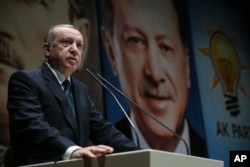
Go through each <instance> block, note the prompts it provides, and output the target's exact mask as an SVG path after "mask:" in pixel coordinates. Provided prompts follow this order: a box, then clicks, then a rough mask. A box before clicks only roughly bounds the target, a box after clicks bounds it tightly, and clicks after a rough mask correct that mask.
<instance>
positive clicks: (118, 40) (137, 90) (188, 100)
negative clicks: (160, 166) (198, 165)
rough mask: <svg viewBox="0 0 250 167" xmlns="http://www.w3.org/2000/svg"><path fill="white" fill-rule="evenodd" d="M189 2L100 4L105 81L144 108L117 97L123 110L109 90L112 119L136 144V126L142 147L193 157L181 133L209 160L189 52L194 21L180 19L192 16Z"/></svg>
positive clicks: (108, 112)
mask: <svg viewBox="0 0 250 167" xmlns="http://www.w3.org/2000/svg"><path fill="white" fill-rule="evenodd" d="M185 3H186V1H182V2H180V3H179V4H178V1H174V2H172V1H171V0H157V1H150V0H148V1H144V2H143V3H141V2H140V1H134V0H129V1H113V3H112V2H110V1H103V3H102V4H101V3H100V4H101V5H100V8H101V10H102V12H103V13H102V15H100V22H101V23H100V25H101V27H100V30H101V33H102V46H103V48H102V49H103V50H102V67H103V68H102V71H103V77H104V78H106V79H107V80H108V81H109V82H111V83H112V84H113V85H114V86H115V87H117V88H118V89H119V90H120V91H122V92H123V93H124V95H125V96H127V97H128V98H129V99H130V100H131V101H133V102H135V103H136V104H137V105H138V106H140V107H141V108H143V109H140V107H138V106H136V105H134V104H132V103H129V102H128V100H126V98H125V97H123V95H120V94H118V93H115V96H117V98H118V99H119V100H120V101H121V104H122V105H121V106H122V107H123V109H122V108H121V107H120V106H119V104H117V102H116V101H115V99H114V97H112V95H110V93H109V92H108V91H105V104H106V116H107V118H108V120H110V121H111V122H113V123H114V124H115V125H116V127H117V128H118V129H119V130H121V131H122V132H124V133H125V134H126V136H127V137H129V138H132V139H133V140H134V141H135V142H136V141H137V139H136V133H135V132H134V131H133V130H134V129H133V128H132V127H133V126H135V129H136V130H137V131H138V132H137V135H138V136H139V137H138V138H139V141H140V143H141V147H142V148H153V149H160V150H165V151H171V152H178V153H184V154H187V150H186V146H185V144H184V143H183V142H180V141H179V139H178V137H176V136H175V134H174V133H176V134H178V135H180V136H181V137H183V138H184V141H186V142H187V145H188V146H187V147H188V148H190V150H191V154H192V155H198V156H206V144H205V141H204V129H203V122H202V119H201V109H200V103H199V94H198V91H197V89H196V88H195V85H196V83H195V82H196V81H195V76H192V74H193V70H194V68H193V66H192V62H190V61H192V60H191V59H190V56H191V55H189V53H188V50H189V49H188V48H189V46H188V43H187V41H188V40H189V39H188V38H189V37H188V36H185V35H184V31H185V30H186V29H188V25H185V23H184V22H185V21H188V20H187V19H186V18H185V19H186V20H181V19H180V18H181V15H185V14H187V13H185V12H184V11H186V9H185V8H186V7H187V6H186V5H185ZM182 21H183V22H182ZM180 22H181V24H180ZM182 25H185V26H184V27H183V26H182ZM184 29H185V30H184ZM185 38H187V39H185ZM184 41H185V42H184ZM194 74H195V73H194ZM193 81H194V83H192V82H193ZM193 86H194V87H193ZM122 110H125V111H126V112H127V114H128V116H129V118H130V119H131V121H129V120H128V119H127V118H126V117H125V116H124V114H123V112H122ZM142 110H143V111H142ZM145 111H146V112H147V113H149V114H150V115H151V116H152V117H154V118H155V119H156V120H158V121H159V122H161V123H162V124H163V125H164V126H166V127H168V128H170V129H171V130H172V131H174V132H171V131H170V130H168V128H166V127H164V126H162V125H161V123H159V122H157V121H155V120H154V119H152V117H150V116H148V114H146V113H145ZM129 122H132V123H133V124H134V125H131V124H130V123H129ZM131 126H132V127H131ZM157 143H159V145H158V144H157ZM197 143H199V144H198V145H199V146H198V145H197ZM198 147H199V148H198Z"/></svg>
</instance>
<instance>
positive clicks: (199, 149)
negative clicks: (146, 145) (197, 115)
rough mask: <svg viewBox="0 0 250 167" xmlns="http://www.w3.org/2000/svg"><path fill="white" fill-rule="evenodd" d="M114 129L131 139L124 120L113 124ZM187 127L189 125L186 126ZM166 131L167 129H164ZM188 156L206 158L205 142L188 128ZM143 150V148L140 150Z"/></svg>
mask: <svg viewBox="0 0 250 167" xmlns="http://www.w3.org/2000/svg"><path fill="white" fill-rule="evenodd" d="M115 126H116V128H117V129H118V130H120V131H121V132H123V133H124V134H125V135H126V136H127V137H128V138H130V139H132V132H131V126H130V124H129V122H128V120H127V119H126V118H123V119H121V120H120V121H118V122H117V123H116V124H115ZM188 126H189V124H188ZM166 130H167V129H166ZM189 136H190V148H189V150H190V154H191V155H194V156H199V157H205V158H207V157H208V152H207V147H206V142H205V140H204V139H202V138H201V137H200V136H199V134H198V133H197V132H196V131H195V130H194V129H193V128H192V126H189ZM142 149H143V148H142Z"/></svg>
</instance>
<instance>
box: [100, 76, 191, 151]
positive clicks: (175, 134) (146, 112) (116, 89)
mask: <svg viewBox="0 0 250 167" xmlns="http://www.w3.org/2000/svg"><path fill="white" fill-rule="evenodd" d="M97 76H98V77H99V78H101V79H102V80H103V81H104V82H105V83H107V84H108V85H109V86H110V87H112V88H113V89H114V90H115V91H116V92H118V93H119V94H120V95H121V96H123V97H124V98H125V99H127V100H128V101H129V102H130V103H132V104H133V105H135V106H136V107H137V108H139V109H140V111H142V112H143V113H145V114H146V115H147V116H149V117H150V118H151V119H153V120H154V121H155V122H157V123H158V124H160V125H161V126H162V127H164V128H165V129H167V130H168V131H170V132H171V133H172V134H173V135H174V136H175V137H176V138H178V139H179V140H181V141H182V142H183V143H184V145H185V147H186V150H187V155H190V151H189V148H188V145H187V142H186V141H185V140H184V139H183V138H182V137H181V136H180V135H179V134H177V133H176V132H175V131H173V130H172V129H170V128H169V127H168V126H166V125H165V124H163V123H162V122H161V121H160V120H158V119H157V118H155V117H154V116H153V115H152V114H150V113H149V112H148V111H147V110H145V109H143V108H142V107H141V106H139V105H138V104H137V103H135V102H134V101H133V100H131V99H130V98H129V97H128V96H126V95H125V94H124V93H123V92H122V91H120V90H119V89H118V88H116V87H115V86H114V85H112V84H111V83H110V82H109V81H107V80H106V79H105V78H103V77H102V76H101V75H100V74H97Z"/></svg>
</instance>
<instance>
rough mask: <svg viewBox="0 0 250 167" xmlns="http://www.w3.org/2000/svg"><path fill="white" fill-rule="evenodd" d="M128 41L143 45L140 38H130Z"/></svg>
mask: <svg viewBox="0 0 250 167" xmlns="http://www.w3.org/2000/svg"><path fill="white" fill-rule="evenodd" d="M127 41H128V42H133V43H135V44H139V43H143V41H142V40H141V38H138V37H130V38H129V39H128V40H127Z"/></svg>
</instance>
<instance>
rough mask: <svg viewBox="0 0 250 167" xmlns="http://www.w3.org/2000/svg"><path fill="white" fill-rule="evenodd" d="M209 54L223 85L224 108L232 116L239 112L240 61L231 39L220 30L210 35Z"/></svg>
mask: <svg viewBox="0 0 250 167" xmlns="http://www.w3.org/2000/svg"><path fill="white" fill-rule="evenodd" d="M209 49H210V50H209V54H210V57H211V61H212V63H213V66H214V69H215V71H216V74H217V77H218V78H219V81H220V83H221V85H222V87H223V92H224V96H225V99H226V101H225V104H226V109H227V110H228V111H229V112H230V114H231V115H232V116H237V115H238V114H239V113H240V110H239V103H238V97H237V90H238V86H239V79H240V61H239V58H238V55H237V52H236V49H235V47H234V43H233V42H232V41H231V39H230V38H229V37H228V36H227V35H226V34H225V33H223V32H222V31H214V32H213V33H212V35H211V36H210V46H209Z"/></svg>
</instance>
